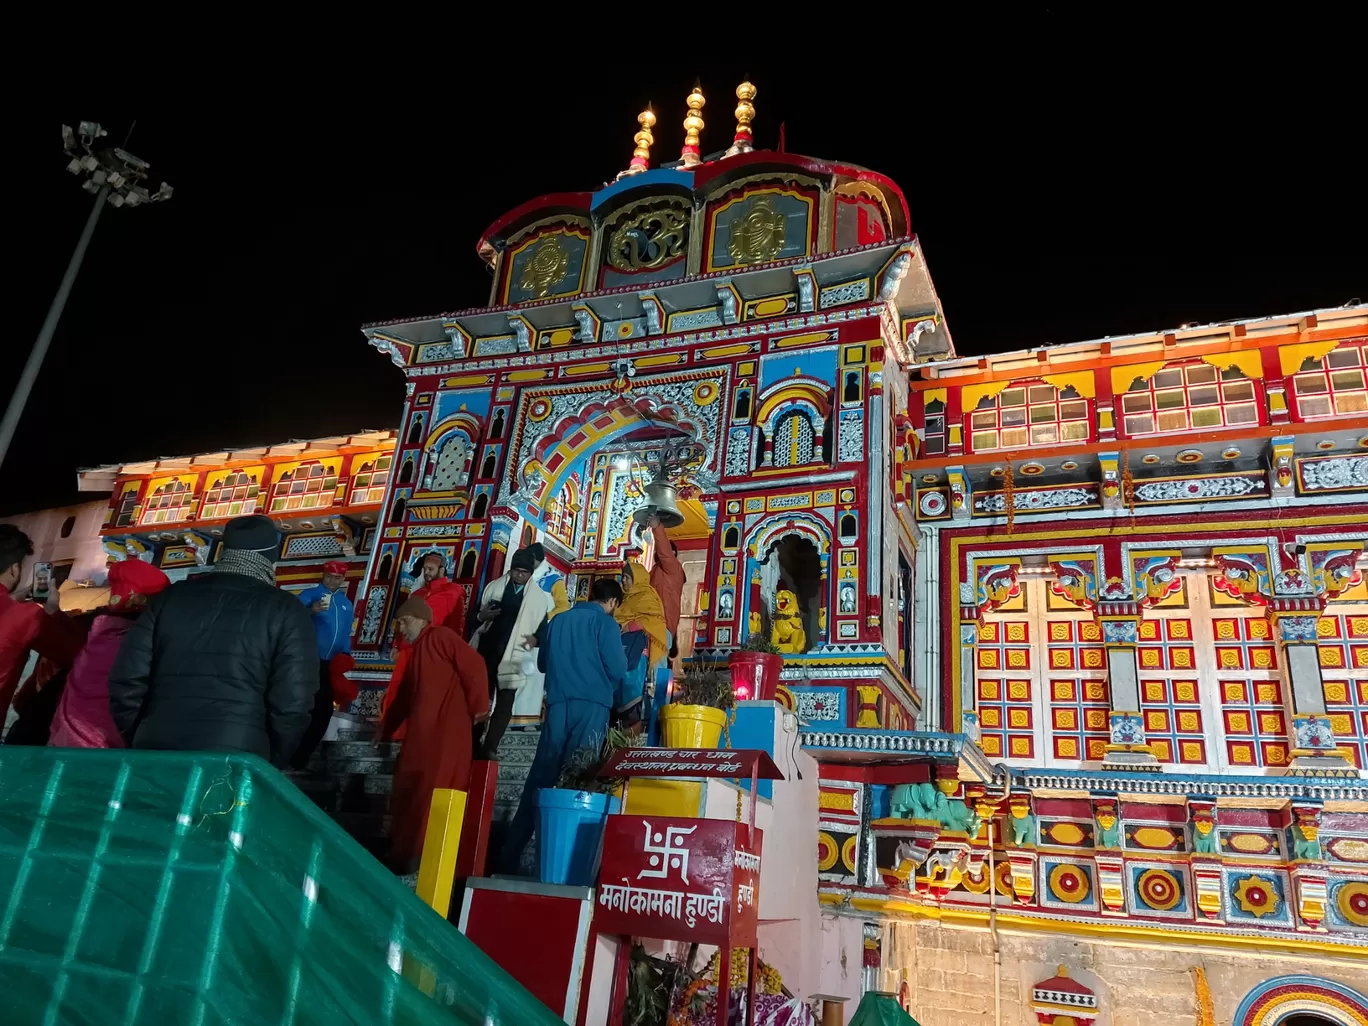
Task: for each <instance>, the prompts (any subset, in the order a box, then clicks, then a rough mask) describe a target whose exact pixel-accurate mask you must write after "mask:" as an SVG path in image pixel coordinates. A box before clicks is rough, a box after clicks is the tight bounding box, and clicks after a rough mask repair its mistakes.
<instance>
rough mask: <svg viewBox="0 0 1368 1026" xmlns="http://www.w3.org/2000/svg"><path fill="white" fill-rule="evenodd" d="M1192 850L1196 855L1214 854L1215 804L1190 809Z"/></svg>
mask: <svg viewBox="0 0 1368 1026" xmlns="http://www.w3.org/2000/svg"><path fill="white" fill-rule="evenodd" d="M1192 850H1193V851H1194V852H1196V853H1197V854H1198V855H1215V854H1216V806H1214V805H1203V806H1199V807H1196V808H1194V809H1193V810H1192Z"/></svg>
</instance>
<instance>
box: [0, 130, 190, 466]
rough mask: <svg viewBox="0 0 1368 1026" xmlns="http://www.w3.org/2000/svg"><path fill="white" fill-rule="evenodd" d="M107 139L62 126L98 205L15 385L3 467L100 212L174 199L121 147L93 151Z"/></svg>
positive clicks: (74, 164)
mask: <svg viewBox="0 0 1368 1026" xmlns="http://www.w3.org/2000/svg"><path fill="white" fill-rule="evenodd" d="M106 134H107V133H106V132H105V130H104V129H103V128H101V127H100V126H99V125H98V124H96V123H95V122H93V121H82V122H81V127H80V129H79V131H78V132H72V130H71V128H70V126H68V125H63V126H62V146H63V148H64V149H65V150H66V152H67V153H68V154H70V156H71V162H70V163H69V164H67V170H68V171H70V172H71V173H72V174H74V175H88V176H89V177H87V178H86V180H85V181H84V182H83V183H82V185H81V187H82V188H83V189H85V190H86V191H87V192H92V193H94V194H95V205H94V206H93V207H92V208H91V211H90V216H89V217H88V218H86V223H85V228H84V229H83V230H82V232H81V237H80V239H78V240H77V242H76V249H75V250H74V251H73V252H72V254H71V262H70V263H68V264H67V269H66V274H65V275H63V276H62V284H61V285H59V286H58V287H57V295H56V296H54V297H53V299H52V306H51V307H50V308H49V309H48V314H47V318H46V319H45V320H44V321H43V327H42V329H41V330H40V331H39V332H38V338H37V340H36V341H35V342H34V343H33V351H32V352H30V353H29V358H28V362H27V363H25V364H24V370H23V373H22V374H20V375H19V381H18V382H17V383H16V384H15V386H14V395H13V396H11V397H10V402H9V406H7V407H6V408H5V419H4V421H2V422H0V465H3V464H4V462H5V457H6V456H7V455H8V454H9V447H10V442H11V441H12V440H13V439H14V431H15V429H16V428H17V427H18V426H19V418H20V417H21V416H22V415H23V412H24V404H25V403H27V402H28V397H29V392H30V391H32V390H33V383H34V381H36V380H37V379H38V371H39V370H41V369H42V366H43V359H44V357H46V356H47V351H48V346H49V345H51V343H52V336H53V334H54V333H55V332H56V330H57V322H58V321H59V320H60V319H61V317H62V309H63V308H64V307H65V306H66V301H67V297H68V296H70V295H71V286H72V285H73V284H75V282H76V275H77V274H78V273H79V272H80V270H81V261H82V260H84V259H85V254H86V249H88V248H89V246H90V237H91V236H92V235H94V234H95V224H96V222H97V221H99V220H100V212H101V211H103V210H104V207H105V204H106V203H108V204H109V205H110V206H114V207H125V206H128V207H136V206H140V205H141V204H143V203H156V202H158V201H159V200H168V199H170V198H171V193H172V189H171V186H169V185H167V184H166V183H165V182H162V184H161V187H160V188H159V189H158V190H157V191H156V192H155V193H149V192H148V191H147V189H145V188H144V187H143V185H142V183H143V181H144V180H145V179H146V178H147V172H148V169H149V167H150V165H149V164H148V163H147V162H146V161H145V160H139V159H138V158H137V157H135V156H133V154H131V153H129V152H127V151H126V150H122V149H120V148H119V147H117V146H114V147H111V148H109V149H101V150H98V151H96V150H94V149H93V148H92V147H93V144H94V143H95V140H96V139H99V138H100V137H101V136H103V135H106Z"/></svg>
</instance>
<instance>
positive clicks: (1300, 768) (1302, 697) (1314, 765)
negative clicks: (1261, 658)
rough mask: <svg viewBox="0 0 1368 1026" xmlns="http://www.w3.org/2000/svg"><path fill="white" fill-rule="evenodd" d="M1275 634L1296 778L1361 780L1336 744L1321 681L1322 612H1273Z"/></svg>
mask: <svg viewBox="0 0 1368 1026" xmlns="http://www.w3.org/2000/svg"><path fill="white" fill-rule="evenodd" d="M1268 618H1269V621H1270V622H1271V623H1272V625H1273V636H1274V638H1276V639H1277V643H1278V647H1279V649H1281V651H1282V659H1281V664H1282V680H1283V694H1284V702H1285V704H1286V708H1287V718H1288V722H1289V723H1290V724H1291V732H1290V737H1289V740H1290V742H1291V748H1292V752H1291V755H1292V760H1291V763H1290V764H1289V765H1288V768H1287V772H1288V773H1289V774H1291V775H1294V776H1295V775H1302V774H1326V773H1328V774H1331V775H1334V776H1342V775H1349V776H1356V775H1357V771H1356V770H1355V769H1354V766H1353V764H1352V763H1351V762H1350V761H1349V760H1348V758H1347V757H1346V756H1345V753H1344V752H1342V751H1340V750H1339V748H1338V747H1337V746H1336V744H1335V735H1334V731H1333V730H1332V729H1331V727H1330V718H1329V717H1328V716H1327V715H1326V711H1325V685H1324V683H1323V682H1322V680H1321V668H1320V646H1319V645H1318V644H1317V642H1316V637H1317V632H1316V622H1317V621H1318V620H1319V619H1320V614H1319V613H1318V612H1311V613H1306V612H1300V611H1298V612H1291V613H1288V612H1274V611H1270V612H1269V614H1268Z"/></svg>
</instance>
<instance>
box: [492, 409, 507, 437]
mask: <svg viewBox="0 0 1368 1026" xmlns="http://www.w3.org/2000/svg"><path fill="white" fill-rule="evenodd" d="M503 432H504V411H503V410H498V411H496V412H495V414H494V424H493V426H492V427H491V428H490V429H489V437H490V438H502V437H503Z"/></svg>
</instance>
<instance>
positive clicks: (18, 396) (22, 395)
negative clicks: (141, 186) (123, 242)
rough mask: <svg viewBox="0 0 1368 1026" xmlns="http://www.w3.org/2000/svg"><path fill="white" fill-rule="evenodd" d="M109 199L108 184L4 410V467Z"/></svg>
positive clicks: (0, 446)
mask: <svg viewBox="0 0 1368 1026" xmlns="http://www.w3.org/2000/svg"><path fill="white" fill-rule="evenodd" d="M108 199H109V183H108V182H106V183H105V184H104V185H101V186H100V189H99V191H98V192H97V193H96V194H95V205H94V206H93V207H91V208H90V216H89V217H87V218H86V223H85V229H84V230H83V231H82V232H81V237H80V238H79V239H78V240H77V241H76V249H75V251H74V252H72V254H71V262H70V263H69V264H67V269H66V274H65V275H63V276H62V284H61V285H59V286H58V287H57V295H56V296H54V297H53V300H52V306H51V307H49V308H48V314H47V319H46V320H45V321H43V327H42V330H40V331H39V332H38V340H37V341H36V342H34V343H33V350H32V352H30V353H29V358H28V362H27V363H26V364H24V372H23V373H22V374H20V375H19V382H18V384H16V385H15V386H14V395H12V396H11V397H10V401H9V406H7V407H6V408H5V419H4V421H3V422H0V465H3V464H4V462H5V456H6V455H8V454H9V447H10V442H11V441H12V440H13V439H14V432H15V429H16V428H18V426H19V418H20V417H21V416H23V413H24V406H25V404H26V403H27V402H28V397H29V392H31V391H32V390H33V383H34V382H35V381H36V380H38V372H39V371H40V370H41V369H42V367H43V359H44V358H45V357H46V356H47V351H48V346H50V345H51V344H52V336H53V335H54V334H55V333H56V331H57V322H58V321H59V320H61V318H62V310H63V308H65V307H66V301H67V297H68V296H70V295H71V286H72V285H74V284H75V283H76V275H77V274H79V273H80V270H81V261H83V260H84V259H85V255H86V250H87V249H89V248H90V238H91V236H93V235H94V234H95V224H96V222H98V221H99V220H100V211H102V210H104V208H105V203H106V202H107V201H108Z"/></svg>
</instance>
